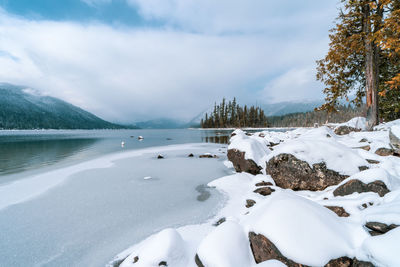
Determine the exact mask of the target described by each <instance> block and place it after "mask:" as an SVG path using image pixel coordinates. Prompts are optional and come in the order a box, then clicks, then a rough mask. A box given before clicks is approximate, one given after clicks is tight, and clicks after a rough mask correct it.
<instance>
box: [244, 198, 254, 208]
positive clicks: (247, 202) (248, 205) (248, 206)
mask: <svg viewBox="0 0 400 267" xmlns="http://www.w3.org/2000/svg"><path fill="white" fill-rule="evenodd" d="M254 204H256V202H255V201H254V200H252V199H246V208H251V207H253V206H254Z"/></svg>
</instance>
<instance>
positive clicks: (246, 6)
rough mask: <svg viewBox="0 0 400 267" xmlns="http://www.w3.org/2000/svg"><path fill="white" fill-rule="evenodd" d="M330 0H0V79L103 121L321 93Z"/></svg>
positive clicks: (333, 7) (185, 114)
mask: <svg viewBox="0 0 400 267" xmlns="http://www.w3.org/2000/svg"><path fill="white" fill-rule="evenodd" d="M337 6H338V1H337V0H302V1H295V0H279V1H276V0H35V1H32V0H0V81H1V82H9V83H13V84H19V85H26V86H29V87H32V88H35V89H38V90H41V91H42V92H43V93H44V94H48V95H52V96H55V97H59V98H61V99H63V100H66V101H68V102H71V103H73V104H75V105H78V106H80V107H82V108H84V109H87V110H89V111H91V112H93V113H95V114H96V115H99V116H101V117H103V118H105V119H108V120H112V121H118V122H134V121H141V120H146V119H153V118H159V117H170V118H179V119H184V120H188V119H190V118H192V117H194V116H195V115H197V114H198V113H200V112H202V111H203V110H205V109H207V108H208V107H209V106H211V105H212V104H213V103H214V101H219V100H220V99H221V98H222V97H226V98H233V97H234V96H236V97H237V99H238V100H239V102H240V103H248V104H255V103H258V104H260V103H269V102H280V101H305V100H315V99H321V98H322V97H323V96H322V93H321V90H322V88H323V85H322V84H320V83H319V82H316V81H315V66H316V65H315V60H317V59H320V58H321V57H323V56H324V54H325V53H326V51H327V49H328V42H329V40H328V30H329V29H330V28H331V27H332V25H333V21H334V18H335V16H336V14H337Z"/></svg>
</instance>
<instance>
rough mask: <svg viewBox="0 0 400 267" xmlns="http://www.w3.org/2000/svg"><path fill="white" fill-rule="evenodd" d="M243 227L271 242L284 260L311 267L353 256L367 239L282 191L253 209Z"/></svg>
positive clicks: (313, 205) (358, 229)
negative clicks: (287, 259)
mask: <svg viewBox="0 0 400 267" xmlns="http://www.w3.org/2000/svg"><path fill="white" fill-rule="evenodd" d="M244 225H245V226H246V228H247V229H248V231H249V232H254V233H256V234H262V235H264V236H265V237H267V238H268V239H269V240H271V241H272V242H273V243H274V245H275V246H276V247H277V248H278V249H279V251H280V252H281V253H282V254H283V255H284V256H285V257H287V258H289V259H290V260H292V261H295V262H297V263H300V264H306V265H311V266H322V265H325V264H326V263H327V262H329V261H330V260H331V259H336V258H339V257H342V256H353V255H354V252H355V248H356V247H357V246H359V245H360V243H361V242H362V240H363V239H364V238H366V237H367V233H366V232H365V231H364V229H363V228H362V227H361V226H357V225H353V224H351V223H347V222H346V221H345V220H344V219H342V218H340V217H338V216H336V214H335V213H333V212H332V211H330V210H329V209H326V208H324V207H322V206H320V205H319V204H316V203H314V202H313V201H310V200H307V199H305V198H302V197H299V196H297V195H296V194H294V193H290V192H283V191H282V192H277V193H275V194H272V195H271V196H270V197H269V199H268V201H265V203H263V204H261V205H257V206H255V207H254V209H253V212H252V213H251V214H249V215H248V216H247V218H246V219H245V221H244ZM300 248H301V249H300Z"/></svg>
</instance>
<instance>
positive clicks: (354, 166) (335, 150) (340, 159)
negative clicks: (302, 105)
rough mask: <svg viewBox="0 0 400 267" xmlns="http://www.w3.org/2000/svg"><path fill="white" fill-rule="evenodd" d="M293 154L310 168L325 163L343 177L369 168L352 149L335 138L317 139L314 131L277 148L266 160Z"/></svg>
mask: <svg viewBox="0 0 400 267" xmlns="http://www.w3.org/2000/svg"><path fill="white" fill-rule="evenodd" d="M283 153H287V154H292V155H294V156H295V157H296V158H298V159H299V160H303V161H306V162H307V163H308V164H309V165H310V166H312V165H313V164H315V163H320V162H325V163H326V166H327V168H328V169H331V170H335V171H337V172H339V173H340V174H343V175H352V174H355V173H357V172H359V169H358V167H360V166H369V163H368V162H367V161H366V160H365V159H364V158H362V157H361V156H360V155H359V154H358V153H357V152H355V151H353V150H352V149H351V148H348V147H346V146H345V145H343V144H341V143H339V142H337V141H336V140H334V138H326V136H322V137H321V135H319V137H318V138H316V137H315V133H313V130H311V131H310V133H308V134H307V135H304V136H302V137H299V138H297V139H293V140H290V141H286V142H284V143H283V144H281V145H279V146H277V147H276V148H275V149H274V151H273V152H272V153H270V154H269V155H268V156H267V157H266V160H267V161H268V160H269V159H271V158H273V157H274V156H277V155H279V154H283Z"/></svg>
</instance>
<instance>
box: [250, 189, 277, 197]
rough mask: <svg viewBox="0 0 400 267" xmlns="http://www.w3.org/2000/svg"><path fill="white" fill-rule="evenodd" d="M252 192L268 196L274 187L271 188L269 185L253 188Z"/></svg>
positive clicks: (273, 190)
mask: <svg viewBox="0 0 400 267" xmlns="http://www.w3.org/2000/svg"><path fill="white" fill-rule="evenodd" d="M253 192H254V193H258V194H260V195H263V196H269V195H271V194H272V192H275V189H272V188H271V187H260V188H257V189H256V190H254V191H253Z"/></svg>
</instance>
